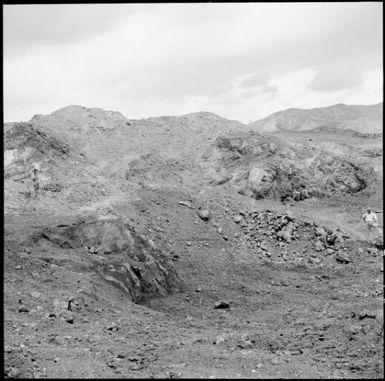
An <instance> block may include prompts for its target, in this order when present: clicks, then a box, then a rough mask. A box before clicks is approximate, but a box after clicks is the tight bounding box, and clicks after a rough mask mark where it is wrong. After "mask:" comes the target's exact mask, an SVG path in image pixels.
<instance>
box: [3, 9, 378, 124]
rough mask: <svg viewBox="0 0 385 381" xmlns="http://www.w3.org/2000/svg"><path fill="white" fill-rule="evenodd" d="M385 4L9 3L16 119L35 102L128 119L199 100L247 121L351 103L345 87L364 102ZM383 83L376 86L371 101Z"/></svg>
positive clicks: (37, 108) (9, 105) (8, 81)
mask: <svg viewBox="0 0 385 381" xmlns="http://www.w3.org/2000/svg"><path fill="white" fill-rule="evenodd" d="M381 8H382V5H381V4H379V3H280V4H274V3H242V4H236V3H223V4H220V3H215V4H214V3H201V4H76V5H5V6H4V7H3V9H4V107H5V116H6V117H7V119H10V120H12V119H13V118H14V119H17V120H20V119H23V118H25V119H28V118H30V117H31V116H32V115H30V111H27V110H30V109H31V110H32V109H33V113H47V112H51V111H53V109H54V108H59V107H63V106H66V105H67V104H76V103H78V104H83V105H86V106H87V105H88V106H91V107H102V108H104V107H106V108H108V109H117V110H119V111H121V112H123V113H124V114H126V115H127V116H129V117H140V116H150V115H153V114H154V113H156V114H159V115H160V114H162V110H161V107H164V108H165V110H164V112H165V113H166V112H167V113H169V114H172V113H173V110H175V113H178V112H184V110H185V111H186V112H192V111H194V110H188V107H192V108H198V107H199V108H200V109H202V108H206V109H207V110H208V111H213V112H218V113H219V112H223V113H224V115H225V116H227V117H229V118H232V119H235V118H238V119H240V120H247V119H256V118H258V117H259V116H262V115H263V114H264V113H265V112H267V111H269V110H270V109H272V108H275V110H273V111H277V110H279V109H283V108H287V107H303V105H307V104H309V103H312V104H314V103H316V102H318V101H319V102H327V99H330V100H337V102H336V103H340V102H345V100H344V99H343V97H347V98H348V99H350V98H349V97H348V95H347V93H346V92H345V90H346V91H352V92H354V94H356V95H355V97H356V98H354V99H359V94H362V97H363V98H362V101H361V103H362V102H365V99H366V98H365V97H366V96H369V95H368V94H369V93H368V92H367V91H366V90H367V89H368V87H367V86H369V85H368V82H367V81H366V80H365V76H364V73H367V72H370V71H375V70H382V13H381ZM381 86H382V82H381V83H377V84H373V85H371V89H372V90H371V93H370V94H372V95H370V97H369V98H370V99H374V98H373V97H374V95H373V94H380V93H379V91H378V89H380V88H381ZM253 94H254V95H253ZM337 96H339V97H341V98H340V99H337V98H336V97H337ZM328 97H329V98H328ZM269 102H270V103H269ZM262 103H263V107H256V105H257V104H262ZM30 105H33V107H30ZM52 107H54V108H53V109H50V108H52ZM23 110H25V111H23ZM195 111H198V110H195Z"/></svg>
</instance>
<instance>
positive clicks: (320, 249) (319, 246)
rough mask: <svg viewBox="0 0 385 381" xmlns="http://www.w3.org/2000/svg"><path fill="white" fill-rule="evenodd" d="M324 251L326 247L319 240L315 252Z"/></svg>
mask: <svg viewBox="0 0 385 381" xmlns="http://www.w3.org/2000/svg"><path fill="white" fill-rule="evenodd" d="M323 249H324V245H323V243H322V242H321V241H320V240H318V241H317V242H316V243H315V247H314V250H315V251H322V250H323Z"/></svg>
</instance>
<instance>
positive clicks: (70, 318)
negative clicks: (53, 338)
mask: <svg viewBox="0 0 385 381" xmlns="http://www.w3.org/2000/svg"><path fill="white" fill-rule="evenodd" d="M56 316H57V317H58V318H61V319H63V320H64V321H65V322H66V323H69V324H73V322H74V315H73V313H72V312H71V311H68V310H60V311H59V312H58V314H57V315H56Z"/></svg>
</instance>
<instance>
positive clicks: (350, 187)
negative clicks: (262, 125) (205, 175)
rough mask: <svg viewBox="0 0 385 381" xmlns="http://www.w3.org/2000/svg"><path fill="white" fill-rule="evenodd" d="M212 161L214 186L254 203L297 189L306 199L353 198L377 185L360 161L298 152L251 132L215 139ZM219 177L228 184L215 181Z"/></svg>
mask: <svg viewBox="0 0 385 381" xmlns="http://www.w3.org/2000/svg"><path fill="white" fill-rule="evenodd" d="M212 160H213V162H212V166H213V167H214V168H216V172H215V173H214V174H213V176H212V183H214V184H217V185H219V184H224V183H229V184H231V185H233V186H236V187H238V191H239V193H241V194H244V195H249V196H251V197H254V198H257V199H260V198H272V199H277V200H279V199H281V200H284V199H285V198H289V197H293V194H294V192H295V190H299V189H300V188H301V187H306V188H307V193H308V196H309V197H324V196H326V195H331V194H334V193H357V192H360V191H361V190H363V189H365V188H367V186H368V184H369V183H372V182H373V181H375V179H376V174H375V171H374V168H373V167H372V166H371V165H370V164H369V163H367V162H365V161H363V160H359V159H358V158H355V157H348V156H340V155H337V154H333V153H330V152H327V151H323V150H310V149H298V148H297V147H294V146H291V145H289V144H286V143H285V142H283V141H282V140H280V139H278V138H276V137H272V136H262V135H260V134H257V133H254V132H249V133H240V134H237V135H231V136H230V135H229V136H221V137H219V138H218V139H217V142H216V152H215V153H214V154H213V155H212ZM218 174H221V178H223V179H226V181H222V182H220V183H219V182H218V181H216V177H215V176H216V175H218ZM304 189H305V188H304Z"/></svg>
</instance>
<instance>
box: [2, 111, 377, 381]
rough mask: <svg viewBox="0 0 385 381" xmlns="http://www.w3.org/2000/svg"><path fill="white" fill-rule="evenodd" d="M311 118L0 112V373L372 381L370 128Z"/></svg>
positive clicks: (373, 174) (373, 167)
mask: <svg viewBox="0 0 385 381" xmlns="http://www.w3.org/2000/svg"><path fill="white" fill-rule="evenodd" d="M346 107H348V106H346ZM349 107H350V106H349ZM362 107H364V108H365V107H366V106H362ZM368 107H369V106H368ZM376 107H377V106H376V105H374V106H373V109H376ZM381 108H382V105H381ZM360 110H361V109H360ZM357 112H358V111H357ZM373 114H375V111H373ZM322 115H323V114H320V116H319V118H320V119H322V118H323V116H322ZM376 115H377V116H378V115H379V114H376ZM354 118H355V117H354ZM354 118H353V119H354ZM368 118H369V117H368ZM381 118H382V114H381ZM353 119H352V120H353ZM355 120H356V119H355ZM373 120H374V119H373ZM328 121H329V119H327V118H324V122H323V123H324V124H325V125H328V123H329V122H328ZM365 123H366V122H364V124H365ZM373 123H374V122H373ZM381 123H382V121H381ZM353 124H354V123H353ZM365 125H366V124H365ZM316 127H317V126H315V127H313V130H309V131H308V128H306V131H302V128H299V129H296V130H295V131H290V129H291V128H292V127H291V125H290V124H289V125H288V127H287V128H284V129H282V130H277V131H272V132H271V134H269V135H267V134H266V133H262V131H261V129H260V128H257V127H255V126H253V125H244V124H242V123H240V122H237V121H231V120H226V119H223V118H221V117H219V116H217V115H215V114H212V113H208V112H199V113H192V114H187V115H183V116H178V117H176V116H162V117H152V118H147V119H140V120H138V119H128V118H126V117H125V116H123V115H122V114H121V113H119V112H115V111H105V110H101V109H97V108H89V109H88V108H85V107H82V106H68V107H65V108H63V109H60V110H57V111H55V112H53V113H52V114H50V115H36V116H34V117H33V118H32V119H31V120H30V121H28V122H23V123H9V124H7V126H5V128H4V142H3V143H4V201H5V203H4V220H5V226H4V241H5V242H4V249H5V250H4V369H5V373H4V376H5V377H8V378H32V377H38V378H63V377H71V378H72V377H73V378H75V377H81V378H82V377H84V378H89V377H92V378H109V377H113V378H143V377H151V378H190V377H197V378H200V377H210V378H220V377H225V378H229V377H231V378H382V377H383V375H384V371H383V337H384V336H383V236H382V228H381V229H379V231H378V232H377V236H376V240H375V242H374V244H373V245H370V244H369V243H368V241H367V238H368V237H367V232H366V230H365V226H364V225H363V223H362V221H361V216H362V214H363V213H364V211H365V208H366V207H367V206H368V205H370V206H372V208H373V209H374V210H375V211H376V212H377V215H378V217H379V222H380V225H381V227H382V226H383V214H382V212H383V198H382V190H383V176H382V170H383V167H382V136H381V135H376V134H371V133H369V132H368V131H367V129H365V128H364V129H358V130H357V131H361V132H359V133H358V132H356V133H355V132H352V131H348V130H345V131H341V130H340V129H339V128H338V129H337V130H336V129H335V125H334V124H331V125H330V126H329V127H328V128H316ZM353 127H354V126H353ZM353 127H352V130H355V128H353ZM363 131H366V132H363ZM376 131H377V130H376ZM381 131H382V130H381ZM33 166H35V167H37V168H38V170H39V178H40V194H39V196H38V198H37V199H35V198H34V197H33V196H34V191H33V186H32V181H31V169H32V167H33ZM304 188H306V189H307V190H308V197H306V198H302V199H293V192H294V191H295V190H296V189H304Z"/></svg>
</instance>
